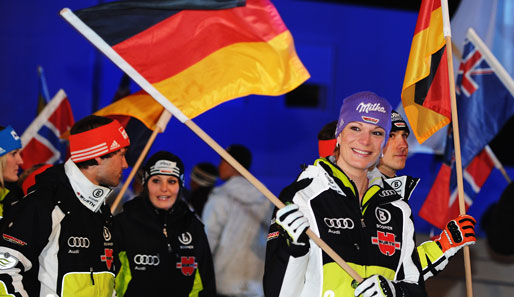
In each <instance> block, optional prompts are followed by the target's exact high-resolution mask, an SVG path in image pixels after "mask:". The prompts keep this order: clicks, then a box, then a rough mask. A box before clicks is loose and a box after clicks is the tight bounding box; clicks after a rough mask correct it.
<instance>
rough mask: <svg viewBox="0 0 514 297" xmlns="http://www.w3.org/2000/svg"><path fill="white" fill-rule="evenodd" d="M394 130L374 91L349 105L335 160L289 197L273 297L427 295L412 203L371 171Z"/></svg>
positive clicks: (270, 286) (276, 222)
mask: <svg viewBox="0 0 514 297" xmlns="http://www.w3.org/2000/svg"><path fill="white" fill-rule="evenodd" d="M390 129H391V105H390V104H389V103H388V102H387V100H385V99H384V98H381V97H379V96H378V95H376V94H375V93H372V92H360V93H356V94H353V95H351V96H349V97H348V98H346V99H345V100H344V102H343V105H342V106H341V110H340V114H339V120H338V124H337V128H336V139H337V148H336V151H335V153H334V155H332V156H329V157H327V158H321V159H318V160H316V161H315V162H314V165H312V166H308V167H307V168H306V169H304V171H303V172H302V173H301V174H300V176H299V177H298V179H297V181H296V182H294V183H293V184H291V185H289V186H288V187H286V188H285V189H284V190H282V192H281V194H280V199H281V200H282V202H284V204H286V206H285V207H284V208H282V209H280V210H278V211H276V213H275V215H274V218H273V220H272V225H271V227H270V232H269V234H268V245H267V249H266V267H265V274H264V290H265V295H266V296H267V297H275V296H280V297H284V296H301V297H304V296H305V297H307V296H309V297H313V296H319V297H335V296H350V295H355V296H364V297H367V296H388V297H394V296H398V297H399V296H426V292H425V288H424V282H423V276H422V273H421V266H420V264H419V258H418V255H417V253H416V249H415V240H414V225H413V222H412V220H411V210H410V207H409V206H408V204H407V203H406V202H405V201H403V200H402V198H401V197H400V196H399V195H398V194H397V193H396V191H394V190H393V189H392V188H391V187H390V186H389V185H388V184H387V183H385V182H384V181H383V179H382V177H381V175H380V174H376V175H374V173H373V172H376V171H371V172H370V171H368V169H369V168H370V167H372V166H375V165H376V164H377V162H378V159H379V157H380V155H381V154H382V150H383V148H384V145H385V143H386V140H387V139H386V136H388V135H389V131H390ZM308 227H310V228H311V229H312V231H313V232H314V233H316V234H317V235H319V236H320V237H321V239H322V240H324V241H325V242H327V243H328V244H329V245H330V246H331V247H332V248H333V249H334V250H335V251H336V252H337V254H339V255H341V256H342V257H343V258H344V259H345V261H346V262H347V263H348V264H349V265H350V266H351V267H352V268H353V269H354V270H355V271H356V272H357V273H358V274H359V275H360V276H361V277H363V278H364V280H363V281H362V282H361V283H360V284H357V283H355V282H352V277H350V275H349V274H348V273H346V272H345V271H344V270H343V269H342V268H341V267H340V266H339V265H338V264H336V263H335V262H334V261H333V260H332V259H331V258H330V257H328V256H327V255H326V254H325V253H324V252H323V251H322V250H321V249H320V248H319V247H318V246H317V245H315V244H314V243H313V242H312V241H311V240H309V238H308V237H307V236H306V234H305V231H306V229H307V228H308Z"/></svg>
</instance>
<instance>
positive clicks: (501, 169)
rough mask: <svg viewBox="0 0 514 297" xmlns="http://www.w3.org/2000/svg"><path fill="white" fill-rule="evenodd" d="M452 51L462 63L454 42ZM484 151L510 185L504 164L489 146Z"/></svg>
mask: <svg viewBox="0 0 514 297" xmlns="http://www.w3.org/2000/svg"><path fill="white" fill-rule="evenodd" d="M470 30H472V29H471V28H470ZM472 31H473V30H472ZM473 32H474V31H473ZM477 37H478V36H477ZM474 42H477V40H474ZM484 46H485V45H484ZM452 51H453V54H454V56H455V57H457V59H458V60H459V61H462V54H461V52H460V50H459V48H458V47H457V45H456V44H455V43H454V42H453V41H452ZM484 149H485V151H486V152H487V154H488V155H489V157H490V158H491V159H492V160H493V163H494V167H495V168H497V169H498V170H500V172H501V173H502V175H503V177H504V178H505V180H506V181H507V182H508V183H509V184H510V182H511V181H512V180H511V179H510V177H509V175H508V174H507V171H506V170H505V167H503V164H502V163H501V162H500V160H499V159H498V158H497V157H496V155H495V154H494V152H493V150H492V149H491V147H490V146H489V145H486V146H485V148H484Z"/></svg>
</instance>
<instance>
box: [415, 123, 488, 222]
mask: <svg viewBox="0 0 514 297" xmlns="http://www.w3.org/2000/svg"><path fill="white" fill-rule="evenodd" d="M446 145H447V149H446V152H445V160H444V162H443V164H442V165H441V168H440V169H439V173H438V174H437V177H436V179H435V181H434V183H433V185H432V188H431V189H430V192H429V193H428V195H427V198H426V199H425V202H424V203H423V205H422V206H421V209H420V210H419V213H418V214H419V216H420V217H421V218H422V219H424V220H425V221H427V222H429V223H430V224H432V225H433V226H435V227H437V228H439V229H441V230H443V229H444V227H445V226H446V224H447V223H448V222H449V221H450V220H452V219H454V218H456V217H457V216H458V215H459V213H460V209H459V202H458V201H459V200H458V194H457V176H456V170H455V158H454V154H455V152H454V146H453V135H452V133H451V131H450V133H449V136H448V139H447V140H446ZM493 168H494V161H493V159H492V158H491V157H490V156H489V154H488V153H487V151H486V150H485V149H484V150H482V151H481V152H480V153H479V154H478V155H477V156H476V157H475V158H474V159H473V160H472V161H471V162H470V163H469V165H468V166H466V167H465V168H464V170H463V186H464V203H465V206H466V210H467V209H468V208H469V207H470V206H471V205H472V204H473V200H474V198H475V197H476V196H477V195H478V193H479V192H480V189H481V188H482V186H483V184H484V183H485V181H486V180H487V178H488V177H489V175H490V174H491V172H492V170H493Z"/></svg>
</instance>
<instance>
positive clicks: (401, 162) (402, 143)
mask: <svg viewBox="0 0 514 297" xmlns="http://www.w3.org/2000/svg"><path fill="white" fill-rule="evenodd" d="M407 137H409V133H407V131H403V130H399V131H395V132H391V133H390V134H389V140H388V141H387V144H386V146H385V148H384V156H383V157H382V159H381V160H380V165H379V167H378V168H379V170H380V171H381V172H382V173H383V174H385V175H387V176H391V177H393V176H395V175H396V171H398V170H401V169H403V168H405V161H406V160H407V154H408V152H409V144H408V143H407Z"/></svg>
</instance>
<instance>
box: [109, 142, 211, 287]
mask: <svg viewBox="0 0 514 297" xmlns="http://www.w3.org/2000/svg"><path fill="white" fill-rule="evenodd" d="M183 188H184V164H183V163H182V161H181V160H180V159H179V158H178V157H177V156H175V155H173V154H172V153H169V152H166V151H160V152H157V153H155V154H154V155H152V156H151V157H150V158H149V159H148V161H147V162H146V164H145V166H144V168H143V191H142V193H141V194H140V195H139V196H138V197H136V198H134V199H132V200H130V201H128V202H127V203H125V204H124V207H123V212H122V213H121V214H119V215H116V216H115V224H116V225H117V226H118V227H117V228H118V229H119V235H120V243H121V247H120V248H121V250H122V252H121V253H120V256H119V260H120V262H121V268H120V272H119V274H118V275H117V276H116V291H117V293H118V296H120V297H121V296H127V297H128V296H170V295H172V296H178V297H187V296H210V297H214V296H216V284H215V278H214V268H213V263H212V257H211V251H210V249H209V243H208V241H207V237H206V235H205V231H204V226H203V224H202V222H200V220H199V219H198V217H197V216H196V215H195V214H194V213H193V212H192V211H190V210H189V208H188V206H187V204H186V203H185V202H184V201H182V200H181V199H180V198H179V197H180V195H181V191H182V190H183Z"/></svg>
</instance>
